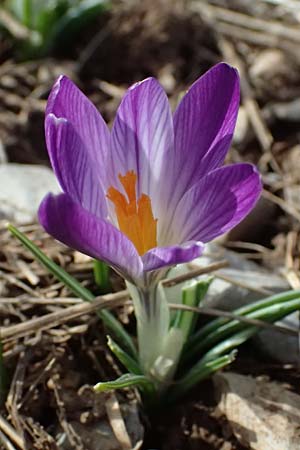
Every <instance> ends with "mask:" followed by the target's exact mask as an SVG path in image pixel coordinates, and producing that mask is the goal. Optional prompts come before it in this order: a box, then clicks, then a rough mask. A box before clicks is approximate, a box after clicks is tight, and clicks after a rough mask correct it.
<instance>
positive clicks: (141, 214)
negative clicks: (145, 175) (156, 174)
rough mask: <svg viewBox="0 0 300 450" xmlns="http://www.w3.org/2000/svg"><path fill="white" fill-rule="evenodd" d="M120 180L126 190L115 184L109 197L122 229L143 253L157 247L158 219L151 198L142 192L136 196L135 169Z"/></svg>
mask: <svg viewBox="0 0 300 450" xmlns="http://www.w3.org/2000/svg"><path fill="white" fill-rule="evenodd" d="M119 180H120V182H121V184H122V186H123V188H124V190H125V192H126V195H127V199H126V197H125V195H124V194H122V193H121V192H120V191H118V190H117V189H116V188H114V187H113V186H110V188H109V189H108V191H107V198H108V199H109V200H110V201H111V202H112V203H113V204H114V206H115V212H116V215H117V219H118V224H119V228H120V230H121V231H122V232H123V233H124V234H125V235H126V236H127V237H128V238H129V239H130V240H131V241H132V242H133V244H134V245H135V247H136V249H137V251H138V253H139V254H140V255H143V254H144V253H146V252H147V251H148V250H150V249H151V248H153V247H157V237H156V234H157V230H156V228H157V219H154V217H153V212H152V205H151V199H150V197H149V196H148V195H146V194H142V195H141V196H140V198H139V199H137V198H136V181H137V175H136V173H135V172H134V171H133V170H130V171H128V172H127V173H126V174H125V175H124V176H122V175H121V174H119Z"/></svg>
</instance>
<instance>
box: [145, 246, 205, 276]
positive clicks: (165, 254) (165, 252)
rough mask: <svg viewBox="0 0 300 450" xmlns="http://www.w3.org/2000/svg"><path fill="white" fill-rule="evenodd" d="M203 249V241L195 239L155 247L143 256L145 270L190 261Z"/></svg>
mask: <svg viewBox="0 0 300 450" xmlns="http://www.w3.org/2000/svg"><path fill="white" fill-rule="evenodd" d="M203 249H204V245H203V243H202V242H195V241H194V242H192V241H190V242H185V243H184V244H181V245H174V246H170V247H156V248H153V249H151V250H149V251H148V252H147V253H146V254H145V255H144V256H142V260H143V265H144V270H145V271H151V270H157V269H161V268H163V267H169V266H174V265H176V264H182V263H185V262H189V261H191V260H192V259H195V258H197V257H198V256H200V255H201V254H202V252H203Z"/></svg>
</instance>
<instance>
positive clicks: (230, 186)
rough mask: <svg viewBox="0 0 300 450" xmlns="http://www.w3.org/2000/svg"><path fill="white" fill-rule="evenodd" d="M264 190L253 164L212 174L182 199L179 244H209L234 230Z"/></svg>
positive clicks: (176, 217)
mask: <svg viewBox="0 0 300 450" xmlns="http://www.w3.org/2000/svg"><path fill="white" fill-rule="evenodd" d="M261 189H262V183H261V178H260V175H259V173H258V171H257V169H256V168H255V166H253V165H252V164H232V165H229V166H225V167H221V168H219V169H216V170H214V171H213V172H210V173H209V174H208V175H207V176H206V177H205V178H202V179H201V180H200V182H199V183H197V184H196V185H194V186H193V187H192V188H191V189H190V190H189V191H188V192H186V194H185V195H184V196H183V197H182V199H181V201H180V202H179V204H178V207H177V209H176V212H175V215H174V224H175V226H176V229H177V233H178V234H177V237H178V240H179V242H180V241H183V242H185V241H186V240H201V241H202V242H208V241H210V240H212V239H214V238H215V237H217V236H220V235H221V234H223V233H225V232H227V231H229V230H231V229H232V228H233V227H234V226H235V225H237V224H238V223H239V222H240V221H241V220H242V219H243V218H244V217H245V216H246V215H247V214H248V213H249V212H250V211H251V209H252V208H253V207H254V206H255V203H256V202H257V200H258V198H259V196H260V193H261Z"/></svg>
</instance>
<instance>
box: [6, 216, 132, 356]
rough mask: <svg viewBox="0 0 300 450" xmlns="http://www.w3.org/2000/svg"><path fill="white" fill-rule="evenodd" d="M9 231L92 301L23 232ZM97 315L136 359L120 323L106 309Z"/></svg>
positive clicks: (88, 295) (88, 294)
mask: <svg viewBox="0 0 300 450" xmlns="http://www.w3.org/2000/svg"><path fill="white" fill-rule="evenodd" d="M8 229H9V231H10V232H11V233H12V234H13V235H14V236H15V237H16V238H18V239H19V241H20V242H22V244H23V245H24V246H25V247H26V248H27V249H28V250H29V251H30V252H31V253H32V254H33V255H34V257H35V258H36V259H37V260H38V261H39V262H40V263H42V264H43V265H44V266H45V267H46V269H48V270H49V272H51V273H52V274H53V275H54V276H55V277H56V278H57V279H58V280H59V281H61V282H63V283H64V284H65V285H66V286H68V288H69V289H70V290H71V291H72V292H73V293H74V294H75V295H77V296H78V297H79V298H82V299H83V300H85V301H88V302H92V301H93V300H94V298H95V297H94V295H93V294H92V293H91V291H89V290H88V289H86V288H85V287H83V286H81V284H80V283H79V282H78V281H77V280H76V279H75V278H74V277H72V276H71V275H69V274H68V273H67V272H66V271H65V270H64V269H62V268H61V267H59V266H58V265H57V264H56V263H55V262H53V261H52V260H51V259H50V258H48V256H46V255H45V253H43V252H42V251H41V250H40V249H39V248H38V247H37V246H36V245H35V244H34V243H33V242H32V241H31V240H30V239H28V238H27V236H25V234H24V233H22V232H21V231H19V230H17V228H15V227H14V226H13V225H8ZM97 314H98V316H99V317H100V318H101V320H103V322H104V323H105V325H106V326H107V328H108V329H109V330H110V331H111V332H112V333H113V334H114V336H115V337H116V338H117V340H118V341H120V342H121V343H122V345H123V346H124V347H125V348H126V349H127V350H128V351H129V353H130V355H131V356H132V357H133V358H136V359H137V351H136V347H135V345H134V343H133V341H132V339H131V337H130V335H129V334H128V333H127V331H126V330H125V328H124V327H123V326H122V324H121V323H120V322H119V321H118V320H117V319H116V318H115V317H114V316H113V314H111V313H110V312H109V311H107V310H101V311H97Z"/></svg>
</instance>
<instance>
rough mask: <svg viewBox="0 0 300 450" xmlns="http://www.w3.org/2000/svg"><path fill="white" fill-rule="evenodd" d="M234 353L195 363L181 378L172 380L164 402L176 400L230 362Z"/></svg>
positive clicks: (233, 357) (234, 355)
mask: <svg viewBox="0 0 300 450" xmlns="http://www.w3.org/2000/svg"><path fill="white" fill-rule="evenodd" d="M236 353H237V352H236V351H232V352H231V353H229V354H228V355H224V356H220V357H219V358H216V359H214V360H212V361H203V362H202V361H201V362H199V363H198V364H196V365H195V366H194V367H193V368H192V369H191V370H190V371H189V372H188V373H187V374H186V375H185V376H184V377H183V378H181V379H180V380H178V381H175V382H174V384H173V386H172V387H171V388H170V389H169V390H168V392H167V395H166V397H165V401H166V403H172V402H174V400H178V399H179V398H180V397H182V396H183V395H184V394H186V392H188V391H189V390H190V389H191V388H192V387H194V386H195V385H196V384H198V383H200V381H203V380H204V379H206V378H208V377H210V376H211V375H212V374H213V373H215V372H217V371H218V370H220V369H222V368H223V367H226V366H228V365H229V364H231V363H232V362H233V361H234V359H235V357H236Z"/></svg>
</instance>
